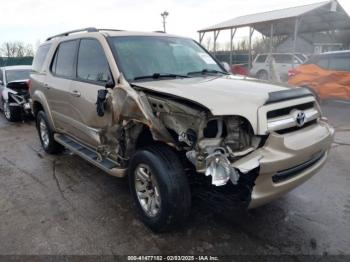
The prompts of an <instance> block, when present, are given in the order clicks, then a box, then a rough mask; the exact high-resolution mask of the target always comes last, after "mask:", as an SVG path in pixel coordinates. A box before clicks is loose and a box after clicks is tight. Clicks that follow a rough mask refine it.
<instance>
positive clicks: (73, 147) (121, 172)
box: [55, 134, 126, 177]
mask: <svg viewBox="0 0 350 262" xmlns="http://www.w3.org/2000/svg"><path fill="white" fill-rule="evenodd" d="M55 140H56V141H57V142H58V143H59V144H61V145H62V146H64V147H66V148H67V149H69V150H70V151H72V152H73V153H74V154H76V155H78V156H80V157H81V158H83V159H85V160H86V161H88V162H90V163H91V164H93V165H95V166H97V167H98V168H100V169H102V170H103V171H105V172H106V173H108V174H110V175H112V176H116V177H124V176H125V174H126V172H125V171H126V169H125V168H120V167H118V164H117V163H116V162H115V161H113V160H112V159H109V158H104V159H102V161H99V160H98V154H97V153H96V151H95V150H93V149H92V148H90V147H87V146H85V145H82V144H81V143H79V142H77V141H76V140H74V139H72V138H70V137H68V136H66V135H62V134H55Z"/></svg>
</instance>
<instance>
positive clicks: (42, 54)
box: [32, 44, 51, 72]
mask: <svg viewBox="0 0 350 262" xmlns="http://www.w3.org/2000/svg"><path fill="white" fill-rule="evenodd" d="M50 47H51V44H46V45H42V46H40V47H39V49H38V51H37V52H36V54H35V57H34V60H33V67H32V68H33V71H36V72H40V71H41V70H42V68H43V65H44V62H45V60H46V57H47V53H48V52H49V50H50Z"/></svg>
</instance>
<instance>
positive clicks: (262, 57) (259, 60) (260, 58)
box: [255, 55, 267, 63]
mask: <svg viewBox="0 0 350 262" xmlns="http://www.w3.org/2000/svg"><path fill="white" fill-rule="evenodd" d="M266 58H267V55H259V56H258V57H257V58H256V60H255V63H265V61H266Z"/></svg>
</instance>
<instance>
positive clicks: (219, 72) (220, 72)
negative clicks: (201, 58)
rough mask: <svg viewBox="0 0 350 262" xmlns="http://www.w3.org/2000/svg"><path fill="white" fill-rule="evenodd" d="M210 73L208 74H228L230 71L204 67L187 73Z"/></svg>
mask: <svg viewBox="0 0 350 262" xmlns="http://www.w3.org/2000/svg"><path fill="white" fill-rule="evenodd" d="M199 74H201V75H208V74H223V75H227V74H228V73H226V72H223V71H218V70H214V69H203V70H201V71H193V72H189V73H187V75H199Z"/></svg>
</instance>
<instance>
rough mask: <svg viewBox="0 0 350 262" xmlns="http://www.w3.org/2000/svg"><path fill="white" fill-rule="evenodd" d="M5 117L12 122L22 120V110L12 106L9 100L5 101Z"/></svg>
mask: <svg viewBox="0 0 350 262" xmlns="http://www.w3.org/2000/svg"><path fill="white" fill-rule="evenodd" d="M2 108H3V111H4V116H5V118H6V119H7V120H8V121H10V122H17V121H19V120H21V108H20V107H18V106H10V104H9V102H8V100H4V101H3V105H2Z"/></svg>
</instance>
